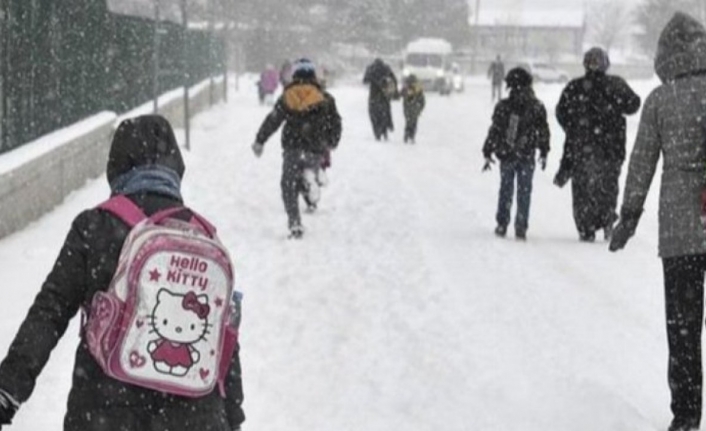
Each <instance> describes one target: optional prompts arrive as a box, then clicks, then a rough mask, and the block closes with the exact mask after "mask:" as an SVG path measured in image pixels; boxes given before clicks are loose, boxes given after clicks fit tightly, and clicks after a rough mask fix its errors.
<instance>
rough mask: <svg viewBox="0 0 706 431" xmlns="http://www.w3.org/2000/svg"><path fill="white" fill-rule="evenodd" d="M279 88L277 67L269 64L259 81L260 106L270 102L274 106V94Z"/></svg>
mask: <svg viewBox="0 0 706 431" xmlns="http://www.w3.org/2000/svg"><path fill="white" fill-rule="evenodd" d="M278 87H279V73H278V72H277V70H276V69H275V67H274V66H273V65H271V64H268V65H267V66H266V67H265V70H263V71H262V73H261V74H260V81H258V96H259V99H260V104H261V105H262V104H264V103H266V102H268V103H269V104H270V105H271V104H272V101H273V98H274V94H275V92H276V91H277V88H278Z"/></svg>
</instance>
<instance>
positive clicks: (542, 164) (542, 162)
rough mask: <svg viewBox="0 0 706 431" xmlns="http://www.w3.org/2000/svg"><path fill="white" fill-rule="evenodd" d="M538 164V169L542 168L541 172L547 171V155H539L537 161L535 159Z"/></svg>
mask: <svg viewBox="0 0 706 431" xmlns="http://www.w3.org/2000/svg"><path fill="white" fill-rule="evenodd" d="M537 161H538V162H539V167H540V168H542V170H545V169H547V155H546V154H540V155H539V159H537Z"/></svg>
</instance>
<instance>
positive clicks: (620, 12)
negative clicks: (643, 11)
mask: <svg viewBox="0 0 706 431" xmlns="http://www.w3.org/2000/svg"><path fill="white" fill-rule="evenodd" d="M631 12H632V11H631V10H630V9H629V7H628V6H627V5H626V4H625V3H624V2H619V1H615V0H602V1H600V2H597V3H593V4H592V5H591V7H590V9H589V10H588V14H587V18H586V27H587V28H586V30H587V32H588V35H587V38H588V40H590V41H592V42H593V43H594V44H597V45H600V46H602V47H603V48H604V49H605V50H606V51H608V52H609V53H610V50H611V48H613V47H615V45H617V44H619V43H620V41H621V40H622V39H623V38H624V37H625V36H626V35H627V33H628V31H629V29H630V25H631V24H630V23H631Z"/></svg>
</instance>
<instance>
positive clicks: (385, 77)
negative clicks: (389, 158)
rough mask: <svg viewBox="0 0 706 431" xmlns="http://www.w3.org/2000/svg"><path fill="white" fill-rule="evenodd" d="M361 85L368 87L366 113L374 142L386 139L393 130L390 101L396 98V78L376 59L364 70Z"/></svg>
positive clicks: (388, 68) (387, 67) (382, 62)
mask: <svg viewBox="0 0 706 431" xmlns="http://www.w3.org/2000/svg"><path fill="white" fill-rule="evenodd" d="M363 83H365V84H368V85H369V86H370V92H369V93H368V113H369V114H370V122H371V123H372V126H373V135H374V136H375V140H377V141H379V140H380V139H385V140H387V139H388V132H392V131H393V130H394V129H395V128H394V125H393V124H392V107H391V106H390V101H391V100H392V99H395V98H397V96H398V93H397V91H398V90H397V78H396V77H395V74H394V73H393V72H392V69H391V68H390V66H388V65H387V64H386V63H385V62H384V61H382V60H381V59H379V58H376V59H375V61H373V63H372V64H371V65H370V66H368V67H367V69H366V70H365V75H364V76H363Z"/></svg>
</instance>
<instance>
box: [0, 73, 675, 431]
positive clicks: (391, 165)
mask: <svg viewBox="0 0 706 431" xmlns="http://www.w3.org/2000/svg"><path fill="white" fill-rule="evenodd" d="M634 84H635V87H636V89H637V90H638V92H639V93H640V94H641V95H642V96H646V94H647V93H648V92H649V90H650V89H651V88H652V86H653V85H654V83H653V82H636V83H634ZM240 88H241V89H248V90H249V89H251V88H254V86H252V85H251V84H250V83H241V87H240ZM466 88H467V91H466V93H463V94H459V95H454V96H452V97H450V98H446V97H439V96H437V95H435V94H432V95H429V96H428V104H427V109H426V111H425V113H424V114H423V116H422V119H421V122H420V126H419V127H420V130H419V134H418V139H417V142H418V143H417V144H416V145H414V146H412V145H403V144H402V137H401V131H400V130H401V129H402V125H403V120H402V115H401V106H400V105H399V103H398V104H395V105H394V107H393V109H394V110H395V121H396V123H395V124H396V126H397V129H398V130H397V131H396V132H395V134H393V137H392V139H391V141H390V142H384V143H379V142H375V141H374V140H373V138H372V133H371V131H370V126H369V123H368V118H367V112H366V106H367V102H366V97H367V94H366V91H365V89H364V88H363V87H362V86H358V85H355V84H350V85H344V84H341V85H340V86H338V87H335V88H333V89H332V93H333V94H334V96H335V97H336V98H337V101H338V105H339V110H340V111H341V114H342V116H343V126H344V137H343V141H342V143H341V145H340V148H339V149H338V150H337V151H336V152H335V153H334V155H333V168H332V170H331V171H330V172H329V178H330V180H331V183H330V185H329V187H328V188H326V189H325V190H324V193H323V198H322V202H321V204H320V211H319V212H317V213H316V214H313V215H305V216H304V224H305V226H306V228H307V232H306V235H305V238H304V240H303V241H290V240H287V239H286V234H287V232H286V219H285V215H284V210H283V207H282V203H281V199H280V191H279V177H280V169H281V153H280V148H279V142H278V139H279V137H278V136H276V137H273V139H271V140H270V142H268V144H267V145H266V147H265V154H264V156H263V157H262V159H256V158H255V157H253V155H252V153H251V151H250V144H251V143H252V141H253V139H254V135H255V132H256V130H257V127H258V126H259V123H260V121H261V120H262V119H263V118H264V116H265V115H266V114H267V108H265V107H260V106H258V105H257V101H256V96H255V94H251V93H250V92H247V91H245V90H241V92H239V93H231V101H230V103H229V104H227V105H219V106H217V107H215V108H214V109H213V110H211V111H209V112H207V113H205V114H202V115H200V116H199V117H197V118H196V120H195V123H194V129H193V136H192V151H191V152H188V153H187V152H185V158H186V163H187V172H186V177H185V180H184V181H185V183H184V187H185V189H184V193H185V196H186V199H187V201H188V202H190V203H191V205H193V206H194V207H195V208H197V209H199V210H200V211H201V212H202V213H204V214H205V215H206V216H208V217H209V218H211V219H212V221H214V223H215V224H216V225H217V226H218V227H219V230H220V235H221V238H222V239H223V240H224V242H226V243H227V245H228V246H229V247H230V248H231V250H232V253H233V256H234V259H235V264H236V271H237V281H236V283H237V285H238V288H239V289H240V290H242V291H243V292H244V293H245V298H244V305H243V306H244V320H243V327H242V339H241V342H242V360H243V369H244V384H245V391H246V402H245V411H246V414H247V416H248V420H247V422H246V424H245V425H244V427H243V429H244V430H245V431H247V430H253V431H254V430H264V429H268V430H285V429H286V430H290V431H299V430H301V431H330V430H339V431H343V430H351V431H352V430H356V431H357V430H365V431H389V430H392V429H400V430H414V431H417V430H419V431H427V430H428V431H440V430H444V431H465V430H473V431H477V430H517V429H522V430H524V431H534V430H537V431H540V430H541V431H548V430H549V431H553V430H557V431H558V430H566V429H571V430H572V431H579V430H580V431H595V430H603V431H606V430H615V431H632V430H635V431H637V430H644V429H662V428H665V427H666V425H667V424H668V421H669V418H670V416H669V409H668V390H667V383H666V358H667V352H666V335H665V331H664V324H663V320H664V317H663V299H662V297H663V294H662V287H661V284H662V276H661V264H660V261H659V260H658V259H657V257H656V236H657V222H656V198H657V196H656V195H657V192H656V191H654V192H652V193H651V195H650V198H649V204H648V206H647V208H646V213H645V216H644V217H643V220H642V223H641V226H640V228H639V229H638V233H637V237H636V238H634V239H633V240H632V242H631V243H629V245H628V248H627V249H626V250H625V251H624V252H622V253H619V254H611V253H609V252H608V251H607V245H606V244H605V243H604V242H602V241H598V242H596V243H595V244H583V243H579V242H578V240H577V235H576V232H575V229H574V227H573V220H572V218H571V208H570V205H571V200H570V192H569V189H568V188H565V189H563V190H560V189H557V188H556V187H554V186H553V185H552V184H551V180H552V177H553V174H554V173H555V171H556V169H557V167H558V161H559V157H560V154H561V147H562V144H563V135H562V134H561V132H560V130H559V128H558V125H557V124H556V121H555V120H554V118H553V107H554V105H555V104H556V101H557V100H558V95H559V91H560V87H558V86H550V85H539V86H537V92H538V95H539V96H540V98H541V99H542V100H543V101H544V102H545V104H546V105H547V108H548V110H549V112H550V116H551V119H550V124H551V127H552V152H551V153H550V157H549V159H550V162H549V166H548V168H547V171H546V172H542V171H537V173H536V175H535V188H534V194H533V202H532V211H531V219H530V228H529V233H528V237H529V240H528V241H527V242H526V243H521V242H516V241H515V240H514V239H498V238H496V237H495V236H494V235H493V233H492V231H493V228H494V225H495V222H494V213H495V206H496V199H497V187H498V183H499V180H498V172H497V168H496V169H495V170H494V171H492V172H491V173H490V174H488V173H485V174H482V173H481V169H480V168H481V166H482V156H481V153H480V148H481V146H482V143H483V139H484V137H485V134H486V131H487V128H488V125H489V122H490V116H491V113H492V108H493V105H492V104H491V102H490V100H489V95H490V94H489V93H490V89H489V88H488V86H487V83H486V82H484V81H475V80H470V81H469V82H468V84H467V87H466ZM636 124H637V117H634V118H631V121H630V123H629V127H630V136H631V140H632V136H634V133H635V128H636ZM655 186H656V184H655V185H653V190H656V187H655ZM107 193H108V188H107V185H106V184H105V180H104V179H99V180H96V181H92V182H90V183H89V184H87V185H86V187H85V188H83V189H82V190H80V191H79V192H76V193H74V194H72V195H71V196H70V197H69V198H68V199H67V200H66V201H65V202H64V204H63V205H61V206H60V207H58V208H57V209H56V210H55V211H54V212H52V213H51V214H49V215H47V216H45V217H44V218H42V219H41V220H40V221H38V222H36V223H34V224H32V225H31V226H30V227H29V228H27V229H25V230H24V231H22V232H19V233H17V234H15V235H12V236H11V237H8V238H6V239H3V240H2V241H0V273H1V274H3V275H4V282H3V286H4V287H3V295H4V300H3V301H0V316H2V317H0V322H2V325H0V351H2V352H4V351H6V348H7V346H8V345H9V343H10V341H11V339H12V336H13V335H14V332H15V331H16V329H17V326H18V325H19V323H20V322H21V319H22V318H23V317H24V315H25V314H26V310H27V308H28V307H29V304H30V303H31V301H32V299H33V297H34V295H35V294H36V292H37V290H38V289H39V286H40V285H41V282H42V281H43V279H44V276H45V275H46V273H47V272H48V271H49V269H50V268H51V265H52V264H53V260H54V258H55V256H56V253H57V252H58V250H59V247H60V245H61V241H62V240H63V237H64V235H65V234H66V232H67V230H68V227H69V224H70V222H71V220H72V218H73V217H74V216H75V215H76V214H77V213H78V212H79V211H80V210H81V209H83V208H85V207H89V206H92V205H95V204H96V203H97V202H99V201H101V200H102V199H104V198H105V197H106V196H107ZM511 233H512V232H511ZM509 238H512V236H511V235H510V236H509ZM77 337H78V327H77V322H75V323H74V324H73V325H72V327H70V328H69V330H68V332H67V334H66V336H65V337H64V339H63V340H62V342H61V343H60V345H59V347H58V348H57V349H56V351H55V353H54V355H53V356H52V359H51V361H50V363H49V365H48V366H47V368H46V369H45V371H44V373H43V374H42V376H41V377H40V379H39V382H38V385H37V389H36V391H35V394H34V396H33V397H32V399H31V400H30V401H29V402H28V403H27V405H26V406H23V408H22V410H21V411H20V413H19V414H18V416H17V418H16V420H15V424H14V425H13V427H12V429H16V430H20V431H23V430H27V431H28V430H51V429H56V430H58V429H60V427H61V425H60V424H61V419H62V415H63V409H64V405H65V399H66V394H67V392H68V388H69V385H70V378H71V376H70V374H71V372H70V371H71V368H72V362H73V349H74V348H75V345H76V343H77ZM0 385H1V382H0Z"/></svg>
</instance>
